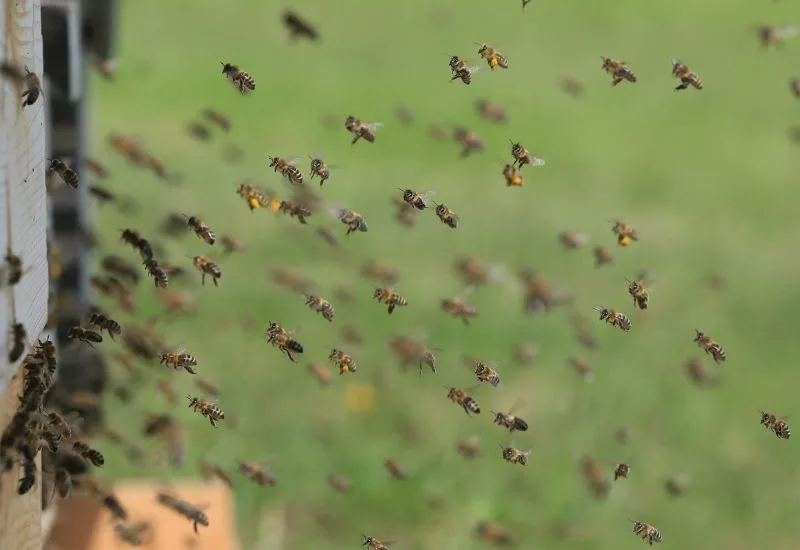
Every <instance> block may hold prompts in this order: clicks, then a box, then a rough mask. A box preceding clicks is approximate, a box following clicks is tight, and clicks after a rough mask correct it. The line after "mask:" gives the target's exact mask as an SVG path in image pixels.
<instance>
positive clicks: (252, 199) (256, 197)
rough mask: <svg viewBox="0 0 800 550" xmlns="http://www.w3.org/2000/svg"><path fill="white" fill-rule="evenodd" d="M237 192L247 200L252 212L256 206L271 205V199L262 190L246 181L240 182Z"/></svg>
mask: <svg viewBox="0 0 800 550" xmlns="http://www.w3.org/2000/svg"><path fill="white" fill-rule="evenodd" d="M236 193H237V194H238V195H239V196H240V197H242V198H243V199H244V200H245V202H247V206H248V208H250V211H251V212H252V211H253V210H255V209H256V208H266V207H267V206H269V199H268V198H267V196H266V195H265V194H264V193H263V192H262V191H259V190H258V189H256V188H255V187H253V186H252V185H248V184H246V183H242V184H239V187H238V188H237V189H236Z"/></svg>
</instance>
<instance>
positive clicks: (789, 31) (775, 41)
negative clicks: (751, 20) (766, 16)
mask: <svg viewBox="0 0 800 550" xmlns="http://www.w3.org/2000/svg"><path fill="white" fill-rule="evenodd" d="M757 31H758V37H759V39H760V40H761V45H762V46H764V47H769V46H778V47H783V45H784V43H785V42H786V41H787V40H789V39H791V38H794V37H795V36H797V27H796V26H795V25H780V26H778V25H762V26H760V27H758V29H757Z"/></svg>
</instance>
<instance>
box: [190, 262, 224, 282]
mask: <svg viewBox="0 0 800 550" xmlns="http://www.w3.org/2000/svg"><path fill="white" fill-rule="evenodd" d="M192 263H193V264H194V267H195V269H197V270H198V271H199V272H200V284H202V285H205V284H206V275H208V276H209V277H211V280H212V281H213V282H214V286H219V279H220V278H222V270H221V269H220V268H219V266H218V265H217V264H215V263H214V262H212V261H211V259H210V258H209V257H208V256H195V257H194V258H192Z"/></svg>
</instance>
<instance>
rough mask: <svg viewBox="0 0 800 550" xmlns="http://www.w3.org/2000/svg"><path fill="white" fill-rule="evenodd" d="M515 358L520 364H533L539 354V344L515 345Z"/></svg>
mask: <svg viewBox="0 0 800 550" xmlns="http://www.w3.org/2000/svg"><path fill="white" fill-rule="evenodd" d="M513 355H514V360H515V361H516V362H517V363H519V364H520V365H526V366H527V365H532V364H533V363H534V362H535V361H536V357H537V356H538V355H539V346H537V345H535V344H519V345H517V346H515V347H514V352H513Z"/></svg>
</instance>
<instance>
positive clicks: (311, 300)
mask: <svg viewBox="0 0 800 550" xmlns="http://www.w3.org/2000/svg"><path fill="white" fill-rule="evenodd" d="M305 299H306V305H307V306H308V307H309V308H311V309H312V310H314V311H316V312H317V313H319V314H320V315H322V317H324V318H325V320H327V321H333V316H334V315H335V313H336V312H335V311H334V309H333V306H332V305H331V303H330V302H329V301H328V300H326V299H325V298H323V297H321V296H315V295H313V294H306V295H305Z"/></svg>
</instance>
